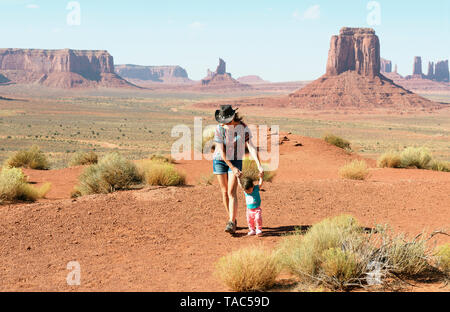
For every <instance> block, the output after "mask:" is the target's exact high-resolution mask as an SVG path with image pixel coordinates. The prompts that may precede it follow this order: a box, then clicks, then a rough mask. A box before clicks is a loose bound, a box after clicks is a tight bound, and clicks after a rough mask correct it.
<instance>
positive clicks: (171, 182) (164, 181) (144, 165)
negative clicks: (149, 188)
mask: <svg viewBox="0 0 450 312" xmlns="http://www.w3.org/2000/svg"><path fill="white" fill-rule="evenodd" d="M138 170H139V174H140V175H141V176H142V177H143V179H144V182H145V183H146V184H148V185H161V186H181V185H185V184H186V176H185V175H184V174H182V173H181V172H179V171H178V170H177V169H176V168H175V167H174V166H173V165H172V164H170V163H168V162H163V161H152V160H144V161H140V162H139V163H138Z"/></svg>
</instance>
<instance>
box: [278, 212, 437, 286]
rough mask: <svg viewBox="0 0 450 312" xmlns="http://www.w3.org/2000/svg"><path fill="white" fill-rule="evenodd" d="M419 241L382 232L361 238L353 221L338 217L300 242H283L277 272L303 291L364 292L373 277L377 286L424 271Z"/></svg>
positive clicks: (297, 237)
mask: <svg viewBox="0 0 450 312" xmlns="http://www.w3.org/2000/svg"><path fill="white" fill-rule="evenodd" d="M421 237H423V236H422V235H419V236H417V237H415V238H414V239H412V240H407V239H406V238H405V236H404V235H402V234H400V235H392V234H390V232H389V231H388V230H387V226H385V227H378V228H377V229H376V230H371V231H369V232H368V233H366V232H365V231H363V229H362V228H361V227H359V226H358V223H357V221H356V220H355V219H354V218H353V217H351V216H340V217H335V218H331V219H325V220H323V221H321V222H319V223H317V224H314V225H313V226H312V227H311V228H310V229H309V230H308V231H307V232H306V233H305V235H304V236H302V235H301V232H300V231H297V232H295V233H294V234H293V235H289V236H286V237H285V238H284V239H283V240H282V241H281V242H280V244H279V246H278V248H277V253H278V255H279V259H280V263H281V265H282V267H283V268H284V269H286V270H287V271H288V272H290V273H291V274H294V275H295V276H297V277H298V278H299V280H300V281H301V282H302V283H304V284H305V285H315V286H317V285H322V286H326V287H329V288H332V289H346V288H349V287H365V286H366V285H371V283H373V280H376V279H375V278H373V276H378V279H379V283H381V284H383V283H389V282H390V281H391V279H389V278H387V277H395V276H398V275H403V276H407V277H414V276H417V275H419V274H421V273H424V272H425V271H426V270H427V268H430V260H431V257H430V255H429V253H428V252H427V248H426V242H427V239H424V238H421ZM369 277H372V279H369ZM382 278H383V279H384V280H381V279H382ZM378 279H377V283H378Z"/></svg>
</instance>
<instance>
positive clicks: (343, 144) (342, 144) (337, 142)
mask: <svg viewBox="0 0 450 312" xmlns="http://www.w3.org/2000/svg"><path fill="white" fill-rule="evenodd" d="M323 139H324V140H325V142H327V143H329V144H332V145H334V146H337V147H339V148H342V149H345V150H350V149H351V147H350V145H351V144H350V142H349V141H347V140H345V139H343V138H340V137H338V136H336V135H334V134H326V135H325V136H324V138H323Z"/></svg>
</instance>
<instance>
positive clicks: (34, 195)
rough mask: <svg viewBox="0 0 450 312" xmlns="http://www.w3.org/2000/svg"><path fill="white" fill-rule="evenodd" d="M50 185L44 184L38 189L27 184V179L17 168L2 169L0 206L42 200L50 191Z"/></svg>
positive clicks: (0, 176) (0, 174)
mask: <svg viewBox="0 0 450 312" xmlns="http://www.w3.org/2000/svg"><path fill="white" fill-rule="evenodd" d="M50 188H51V184H50V183H45V184H44V185H43V186H42V187H40V188H39V189H37V188H34V187H33V186H31V185H30V184H28V182H27V178H26V176H25V175H24V173H23V172H22V170H21V169H19V168H8V167H3V169H2V170H1V172H0V204H2V203H4V202H13V201H18V200H22V201H36V200H37V199H39V198H44V197H45V195H46V194H47V193H48V192H49V191H50Z"/></svg>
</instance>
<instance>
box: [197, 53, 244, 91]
mask: <svg viewBox="0 0 450 312" xmlns="http://www.w3.org/2000/svg"><path fill="white" fill-rule="evenodd" d="M201 87H202V88H214V89H230V88H231V89H249V88H251V86H250V85H247V84H243V83H240V82H239V81H237V80H236V79H234V78H232V77H231V74H230V73H227V72H226V63H225V62H224V60H222V59H219V66H217V69H216V71H215V72H211V71H208V76H207V77H205V78H204V79H202V81H201Z"/></svg>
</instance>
